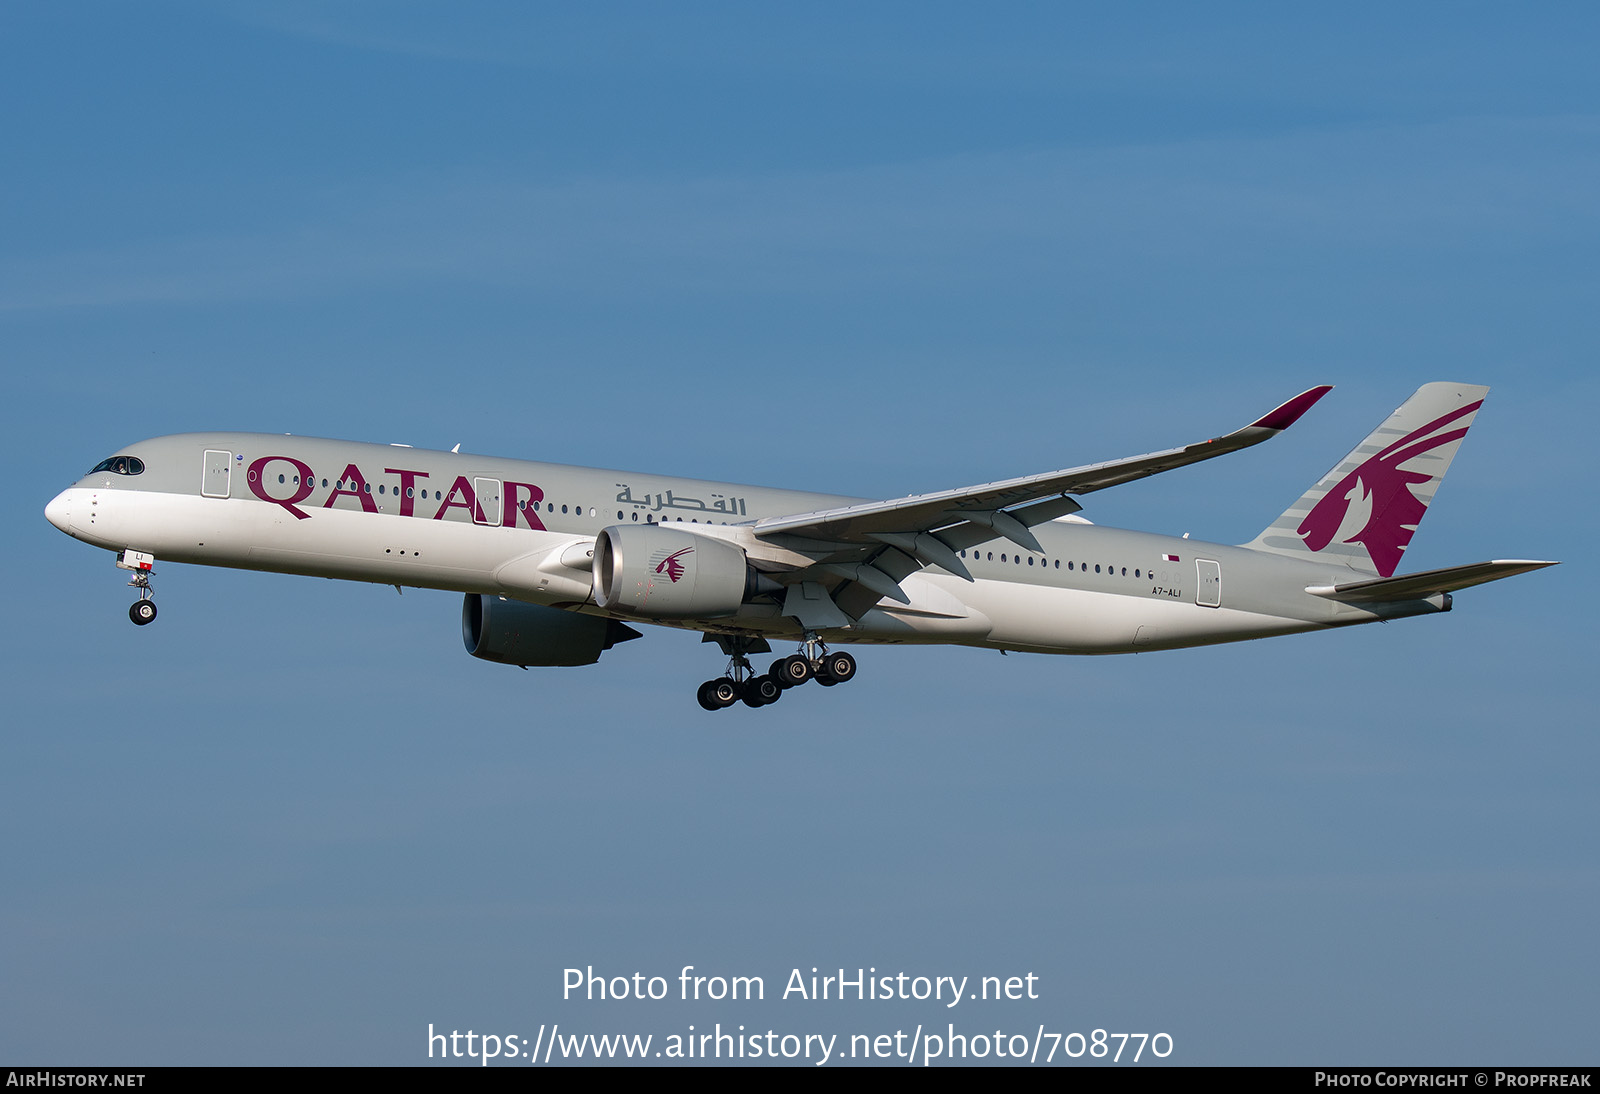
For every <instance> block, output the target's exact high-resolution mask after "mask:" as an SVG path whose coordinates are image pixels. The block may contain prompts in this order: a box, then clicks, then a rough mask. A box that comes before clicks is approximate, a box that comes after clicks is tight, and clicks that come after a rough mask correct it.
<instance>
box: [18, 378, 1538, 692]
mask: <svg viewBox="0 0 1600 1094" xmlns="http://www.w3.org/2000/svg"><path fill="white" fill-rule="evenodd" d="M1329 390H1330V389H1329V388H1327V387H1315V388H1312V389H1311V390H1309V391H1306V392H1304V393H1302V394H1300V395H1297V396H1295V397H1294V398H1293V399H1290V400H1289V401H1288V402H1286V403H1284V404H1282V405H1281V406H1279V407H1277V408H1276V409H1274V410H1272V411H1269V412H1268V413H1266V414H1264V415H1262V416H1261V417H1259V418H1257V419H1255V420H1254V421H1252V422H1251V423H1250V424H1249V425H1247V426H1245V427H1243V428H1242V429H1237V430H1235V431H1233V432H1232V433H1228V434H1225V435H1223V436H1220V437H1215V438H1213V439H1211V440H1207V441H1202V442H1200V443H1197V444H1191V445H1187V446H1185V447H1182V448H1173V449H1168V450H1166V451H1163V452H1154V453H1150V454H1147V455H1142V456H1133V457H1129V458H1126V459H1119V460H1111V461H1109V462H1106V463H1097V464H1091V465H1088V466H1084V467H1074V468H1070V469H1067V470H1063V471H1050V472H1046V473H1044V474H1038V475H1027V476H1024V477H1021V478H1015V479H1008V480H1005V481H1003V482H991V483H984V484H982V485H980V486H969V487H962V488H959V489H955V490H943V491H939V492H936V493H931V494H918V495H912V496H908V497H903V498H894V499H890V500H884V501H871V500H860V499H855V498H845V497H835V496H830V495H823V494H808V493H799V492H796V491H791V490H776V489H768V488H763V487H755V486H741V485H736V484H734V483H729V482H707V481H699V480H691V479H681V478H672V477H669V476H667V475H663V474H659V473H657V472H653V471H652V472H617V471H607V470H599V469H593V468H583V467H567V466H561V465H558V464H550V463H534V462H528V461H523V460H512V459H496V458H491V457H487V456H477V455H471V454H467V453H462V452H459V451H450V452H439V451H430V450H424V449H417V448H411V447H409V446H404V445H380V444H365V443H358V442H353V441H337V440H325V439H320V438H311V437H295V436H288V435H283V434H264V433H226V432H218V433H189V434H182V435H177V436H168V437H158V438H155V439H153V440H147V441H141V442H139V443H138V444H134V445H131V446H129V447H127V448H124V449H122V450H121V451H120V452H119V453H118V454H117V455H115V456H112V457H111V458H109V459H106V460H103V461H101V462H100V463H99V464H97V465H95V467H94V469H93V470H91V471H90V472H89V473H88V474H87V475H85V476H84V477H83V478H82V479H80V480H79V481H78V482H76V483H75V484H73V485H72V486H70V487H69V488H67V489H66V490H64V491H62V492H61V493H60V494H59V495H58V496H56V497H55V498H54V499H53V500H52V501H51V502H50V503H49V505H48V506H47V507H46V509H45V515H46V517H47V518H48V519H49V520H50V522H51V523H52V524H54V525H55V526H56V527H57V528H59V529H61V530H62V531H63V532H66V533H67V534H69V535H71V536H73V537H74V538H76V539H80V540H83V541H84V542H86V543H90V544H93V545H95V546H97V547H102V548H105V549H107V550H109V551H114V552H116V558H117V565H118V566H119V567H121V568H123V569H124V570H127V571H130V572H131V574H132V580H131V581H130V584H131V585H132V586H134V587H135V588H136V589H137V590H138V595H139V599H138V600H137V601H135V602H134V604H133V605H132V607H131V608H130V609H129V616H130V617H131V618H132V620H133V622H134V623H136V624H140V625H144V624H147V623H149V622H151V621H152V620H153V619H155V617H156V606H155V601H154V599H153V590H152V588H151V584H150V578H151V575H152V574H153V573H154V568H155V565H156V562H157V560H160V561H162V562H192V563H200V564H202V565H209V566H228V567H236V568H242V569H250V570H268V571H275V572H279V573H290V574H305V575H311V576H317V577H326V578H344V579H349V580H354V581H368V582H381V583H384V584H390V585H394V586H396V587H397V588H400V587H405V586H414V587H418V588H429V589H446V590H452V591H455V592H460V593H464V594H465V602H464V605H463V609H462V635H463V638H464V640H465V643H466V646H467V649H468V650H469V651H470V652H471V653H472V655H473V656H475V657H480V658H483V659H485V660H488V661H496V662H500V663H503V664H508V665H519V666H522V667H524V668H527V667H529V666H554V665H586V664H593V663H594V662H596V661H598V660H599V658H600V656H601V654H602V653H604V652H605V651H606V650H608V649H610V648H611V647H612V646H614V645H615V644H616V643H618V642H622V641H626V640H628V639H632V638H637V637H639V635H640V632H639V631H637V630H635V629H634V628H633V627H632V626H630V624H645V623H649V624H658V625H663V626H672V627H680V628H686V629H690V630H695V631H700V632H701V633H702V634H704V635H705V640H706V641H708V642H715V643H717V644H718V645H719V646H720V648H721V651H722V654H723V655H724V656H725V657H726V658H727V668H726V671H725V672H724V674H723V675H721V676H718V677H715V678H713V679H711V680H707V681H706V682H705V683H703V684H701V685H700V687H699V691H698V699H699V701H700V704H701V705H702V706H703V707H705V708H706V709H708V710H717V709H720V708H723V707H727V706H731V705H733V704H734V703H737V702H741V701H742V702H743V703H745V704H747V705H749V706H752V707H757V706H763V705H766V704H768V703H773V702H776V701H777V700H778V699H779V698H781V697H782V695H783V694H784V692H785V691H786V690H787V689H789V688H792V687H796V686H799V685H802V684H805V683H806V682H807V681H811V680H814V681H816V682H817V683H818V684H821V685H824V686H829V687H831V686H834V685H836V684H840V683H844V682H846V681H848V680H850V679H851V678H852V677H854V676H855V674H856V662H855V659H854V658H853V657H852V656H851V655H850V654H849V653H848V652H846V651H845V650H843V649H841V648H840V647H842V646H845V645H857V644H871V643H880V644H881V643H906V644H912V643H924V644H928V643H954V644H959V645H966V646H976V647H982V648H987V649H999V650H1007V651H1029V652H1035V653H1072V654H1109V653H1138V652H1141V651H1153V650H1169V649H1177V648H1181V647H1187V646H1200V645H1207V644H1211V643H1217V642H1234V641H1240V640H1243V639H1249V638H1265V637H1268V636H1272V635H1281V634H1293V633H1296V632H1303V631H1317V630H1325V629H1328V628H1330V627H1344V626H1351V625H1353V624H1357V623H1371V622H1377V621H1381V620H1390V619H1400V618H1403V617H1406V616H1414V615H1429V614H1433V613H1437V612H1446V611H1449V610H1450V607H1451V594H1452V593H1454V592H1456V591H1457V590H1460V589H1463V588H1466V587H1468V586H1472V585H1478V584H1482V583H1483V582H1487V581H1494V580H1497V579H1499V578H1504V577H1510V576H1512V575H1513V574H1519V573H1523V572H1526V571H1529V570H1534V569H1538V568H1540V567H1543V566H1551V565H1554V563H1552V562H1543V561H1533V560H1495V561H1489V562H1478V563H1472V564H1468V565H1463V566H1451V567H1447V568H1445V569H1438V570H1429V571H1426V572H1422V573H1411V574H1404V575H1397V574H1396V571H1397V570H1398V569H1399V567H1400V563H1401V561H1402V559H1403V557H1404V553H1405V550H1406V547H1407V546H1408V545H1409V543H1410V542H1411V538H1412V535H1413V533H1414V532H1415V531H1416V528H1417V523H1418V522H1419V521H1420V520H1421V519H1422V516H1423V514H1424V512H1425V511H1426V510H1427V508H1428V506H1429V504H1430V503H1431V502H1432V500H1433V497H1434V492H1435V491H1436V490H1437V489H1438V486H1439V483H1440V482H1441V481H1442V480H1443V478H1444V475H1445V472H1446V470H1447V469H1448V468H1449V466H1450V461H1451V459H1452V458H1453V457H1454V455H1455V453H1456V449H1457V448H1458V447H1459V446H1460V444H1461V440H1462V438H1463V437H1464V436H1465V435H1466V433H1467V430H1468V428H1469V427H1470V426H1471V425H1472V422H1473V419H1474V417H1475V416H1476V415H1477V412H1478V409H1479V407H1480V406H1481V405H1482V403H1483V398H1484V395H1485V393H1486V392H1487V391H1488V389H1487V388H1484V387H1479V386H1474V385H1471V384H1456V383H1432V384H1427V385H1424V386H1423V387H1421V388H1419V389H1418V390H1417V392H1416V393H1415V394H1414V395H1412V396H1411V398H1410V399H1408V400H1406V402H1405V403H1404V404H1403V405H1401V406H1400V408H1399V409H1398V410H1396V411H1395V412H1394V413H1393V414H1391V415H1390V416H1389V417H1388V418H1386V419H1385V420H1384V421H1383V422H1382V423H1381V424H1380V425H1379V426H1378V428H1377V429H1376V430H1374V431H1373V432H1372V433H1371V435H1369V436H1368V437H1367V438H1366V439H1365V440H1364V441H1362V442H1361V443H1360V444H1359V445H1357V446H1356V447H1355V449H1354V450H1352V451H1351V452H1350V454H1349V455H1348V456H1346V457H1345V458H1344V459H1343V460H1341V461H1340V462H1339V463H1338V464H1336V465H1335V466H1334V468H1333V470H1331V471H1329V472H1328V474H1326V475H1325V476H1323V477H1322V478H1321V479H1320V480H1318V481H1317V482H1316V483H1315V484H1314V485H1313V486H1312V487H1311V488H1310V489H1308V490H1307V491H1306V492H1305V494H1304V495H1303V496H1302V497H1301V498H1300V499H1299V500H1298V501H1296V502H1295V503H1294V504H1293V505H1291V506H1290V507H1289V508H1288V509H1287V510H1285V511H1284V512H1283V514H1282V515H1281V516H1279V517H1278V518H1277V519H1276V520H1274V521H1272V522H1271V523H1270V524H1268V525H1267V526H1266V528H1265V529H1263V530H1262V532H1261V533H1260V534H1259V535H1258V536H1256V537H1255V538H1254V539H1252V540H1250V541H1249V542H1248V543H1244V544H1240V545H1237V546H1229V545H1222V544H1215V543H1202V542H1198V541H1195V540H1191V539H1188V538H1177V537H1172V536H1165V535H1155V534H1151V533H1146V532H1133V531H1124V530H1120V529H1115V528H1108V527H1101V526H1098V525H1094V524H1091V523H1090V522H1089V521H1088V520H1086V519H1085V518H1084V517H1083V516H1081V515H1080V513H1079V510H1080V509H1081V507H1082V506H1081V504H1080V502H1079V501H1078V500H1077V499H1078V498H1080V497H1082V496H1083V495H1085V494H1090V493H1092V492H1094V491H1096V490H1103V489H1105V488H1107V487H1110V486H1116V485H1119V484H1121V483H1125V482H1130V481H1132V480H1134V479H1140V478H1145V477H1147V476H1150V475H1155V474H1159V473H1161V472H1165V471H1170V470H1173V469H1174V468H1179V467H1183V466H1185V465H1188V464H1192V463H1197V462H1199V461H1201V460H1208V459H1212V458H1213V457H1216V456H1221V455H1225V454H1227V453H1230V452H1236V451H1239V450H1240V449H1243V448H1248V447H1250V446H1251V445H1255V444H1258V443H1260V442H1262V441H1265V440H1268V439H1270V438H1272V437H1274V436H1276V435H1277V434H1278V433H1279V432H1281V431H1282V430H1284V429H1287V428H1288V427H1289V426H1290V425H1292V424H1293V423H1294V422H1295V421H1296V420H1297V419H1298V418H1299V417H1300V416H1301V415H1302V414H1304V413H1305V412H1306V410H1308V409H1309V408H1310V407H1311V406H1312V404H1314V403H1315V402H1317V400H1319V399H1320V398H1322V396H1323V395H1325V394H1326V393H1327V392H1328V391H1329ZM458 447H459V446H458ZM773 643H778V644H780V645H782V644H789V645H790V646H792V647H793V648H794V650H795V652H794V653H793V654H790V655H788V656H783V657H778V658H776V659H774V660H773V661H772V662H770V664H769V665H768V666H767V671H765V672H758V671H757V670H756V668H755V666H754V665H752V663H751V661H750V657H751V655H752V654H758V653H767V652H771V650H772V644H773Z"/></svg>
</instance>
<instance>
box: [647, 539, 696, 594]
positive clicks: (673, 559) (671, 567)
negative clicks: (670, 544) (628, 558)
mask: <svg viewBox="0 0 1600 1094" xmlns="http://www.w3.org/2000/svg"><path fill="white" fill-rule="evenodd" d="M693 550H694V548H693V547H684V548H681V549H679V550H676V551H673V552H672V553H671V554H670V555H667V556H665V557H663V558H656V557H652V558H651V559H650V562H651V566H650V569H651V570H652V571H653V572H654V573H658V574H666V575H667V577H668V578H670V579H671V581H672V583H673V584H674V585H676V584H677V583H678V581H679V579H681V578H682V577H683V572H684V567H683V563H682V562H680V561H678V560H679V559H681V558H682V557H683V556H684V555H687V554H689V553H691V552H692V551H693Z"/></svg>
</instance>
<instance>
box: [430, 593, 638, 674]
mask: <svg viewBox="0 0 1600 1094" xmlns="http://www.w3.org/2000/svg"><path fill="white" fill-rule="evenodd" d="M638 637H639V632H638V631H636V630H634V629H633V628H632V627H629V626H627V625H626V624H623V623H618V622H617V621H616V620H614V619H598V618H596V617H595V616H592V615H579V614H578V613H577V612H565V611H562V610H561V609H560V608H547V607H545V606H544V605H542V604H528V603H524V602H523V601H521V600H507V599H506V598H505V597H502V596H483V595H480V594H478V593H468V594H467V597H466V600H465V602H463V603H462V605H461V638H462V640H463V641H464V642H466V644H467V652H468V653H470V654H472V656H474V657H481V658H483V660H485V661H498V662H500V663H501V664H502V665H520V666H522V667H523V668H527V667H528V666H529V665H539V666H546V665H592V664H594V663H595V662H596V661H598V660H600V655H601V654H602V653H604V652H605V651H606V650H609V649H610V648H611V647H612V646H614V645H616V644H617V643H618V642H626V641H628V640H629V639H630V638H638Z"/></svg>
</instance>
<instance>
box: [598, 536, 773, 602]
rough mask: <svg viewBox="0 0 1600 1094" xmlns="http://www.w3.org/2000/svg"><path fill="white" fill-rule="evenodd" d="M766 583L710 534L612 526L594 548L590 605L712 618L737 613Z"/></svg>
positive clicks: (738, 551)
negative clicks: (592, 587)
mask: <svg viewBox="0 0 1600 1094" xmlns="http://www.w3.org/2000/svg"><path fill="white" fill-rule="evenodd" d="M764 584H765V583H764V582H763V581H762V579H761V578H760V577H759V576H758V575H757V574H756V572H755V571H754V570H752V569H751V568H750V564H749V562H748V561H746V559H745V554H744V551H742V550H741V549H740V548H738V547H736V546H734V545H733V544H731V543H727V542H724V541H723V540H720V539H714V538H712V537H711V536H700V535H695V534H694V533H692V532H681V531H679V530H678V529H676V528H668V527H665V526H664V525H660V524H649V525H640V526H629V525H612V526H611V527H610V528H607V529H605V530H604V531H603V532H601V533H600V535H599V538H597V539H596V540H595V544H594V602H595V603H596V604H597V605H599V606H600V607H601V608H604V609H606V610H607V611H620V612H629V613H632V614H635V615H642V616H650V617H653V618H656V619H715V618H718V617H721V616H729V615H737V614H738V613H739V606H740V605H741V604H743V603H744V601H745V599H746V598H747V597H749V596H752V595H754V594H755V593H756V592H758V591H760V589H761V588H763V587H764ZM773 587H774V588H776V585H774V586H773Z"/></svg>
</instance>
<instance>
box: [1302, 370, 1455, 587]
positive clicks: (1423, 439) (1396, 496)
mask: <svg viewBox="0 0 1600 1094" xmlns="http://www.w3.org/2000/svg"><path fill="white" fill-rule="evenodd" d="M1482 405H1483V400H1482V399H1479V400H1478V401H1477V402H1475V403H1472V404H1469V405H1468V406H1464V407H1462V408H1461V409H1460V410H1456V411H1452V412H1451V413H1449V414H1446V415H1444V416H1443V417H1442V418H1435V419H1434V420H1433V421H1431V422H1429V423H1428V424H1427V425H1425V426H1423V427H1422V428H1420V429H1416V430H1413V431H1412V432H1410V433H1407V434H1406V435H1405V436H1404V437H1401V438H1400V439H1399V440H1398V441H1395V442H1394V443H1393V444H1391V445H1390V446H1389V447H1388V448H1385V449H1384V450H1383V451H1382V452H1378V453H1376V454H1375V455H1373V456H1371V457H1369V458H1368V459H1367V460H1366V462H1364V463H1363V464H1362V465H1361V466H1360V467H1358V468H1356V469H1355V470H1354V471H1352V472H1350V474H1348V475H1346V476H1345V477H1344V478H1343V479H1341V480H1340V481H1339V485H1337V486H1335V487H1334V488H1333V489H1332V490H1329V491H1328V492H1327V493H1326V494H1325V495H1323V497H1322V500H1321V501H1319V502H1317V504H1316V505H1315V506H1313V507H1312V509H1311V512H1309V513H1307V514H1306V519H1305V520H1303V521H1301V522H1300V527H1299V529H1297V530H1298V531H1299V533H1300V535H1301V536H1303V537H1304V538H1305V541H1306V547H1307V549H1309V550H1312V551H1320V550H1322V549H1323V548H1324V547H1326V546H1327V545H1328V544H1330V543H1332V542H1333V538H1334V537H1335V536H1336V535H1338V534H1339V533H1340V531H1341V530H1343V529H1344V528H1345V526H1346V524H1347V523H1349V524H1355V523H1356V522H1357V521H1360V520H1361V511H1360V510H1357V511H1356V513H1355V515H1354V516H1353V517H1352V515H1351V507H1352V506H1353V505H1356V504H1360V505H1362V506H1363V507H1364V508H1365V509H1366V519H1365V520H1364V521H1361V525H1360V527H1359V528H1357V529H1356V530H1355V532H1353V533H1352V534H1350V535H1348V536H1346V537H1345V538H1344V539H1343V540H1341V541H1340V542H1342V543H1359V544H1361V545H1362V546H1363V547H1365V548H1366V549H1367V557H1369V558H1371V559H1372V564H1373V565H1374V566H1376V567H1377V569H1378V573H1379V574H1380V575H1382V576H1383V577H1392V576H1393V575H1394V571H1395V568H1396V567H1398V566H1399V565H1400V556H1401V554H1402V553H1404V551H1405V549H1406V545H1407V544H1409V543H1410V542H1411V537H1412V535H1413V534H1415V532H1416V530H1417V522H1418V521H1420V520H1421V519H1422V515H1423V514H1424V513H1425V512H1427V511H1428V507H1427V506H1426V505H1424V504H1423V503H1422V502H1420V501H1418V500H1417V496H1416V495H1415V494H1413V493H1412V492H1411V488H1412V487H1413V486H1416V485H1418V484H1420V483H1424V482H1427V481H1429V480H1430V479H1432V478H1433V476H1432V475H1429V474H1424V473H1423V472H1420V471H1407V470H1405V469H1404V468H1403V467H1402V466H1401V465H1402V464H1404V463H1405V462H1406V461H1407V460H1410V459H1413V458H1415V457H1417V456H1420V455H1422V454H1423V453H1424V452H1431V451H1433V450H1434V449H1435V448H1442V447H1443V446H1445V445H1447V444H1450V443H1451V442H1452V441H1459V440H1460V439H1461V438H1462V437H1465V436H1466V435H1467V427H1466V426H1462V427H1461V428H1460V429H1451V430H1446V431H1445V432H1443V433H1436V432H1435V431H1436V430H1440V429H1444V427H1445V426H1447V425H1449V424H1450V423H1451V422H1453V421H1456V420H1457V419H1459V418H1463V417H1465V416H1466V415H1468V414H1471V413H1472V412H1473V411H1475V410H1477V409H1478V407H1480V406H1482Z"/></svg>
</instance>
